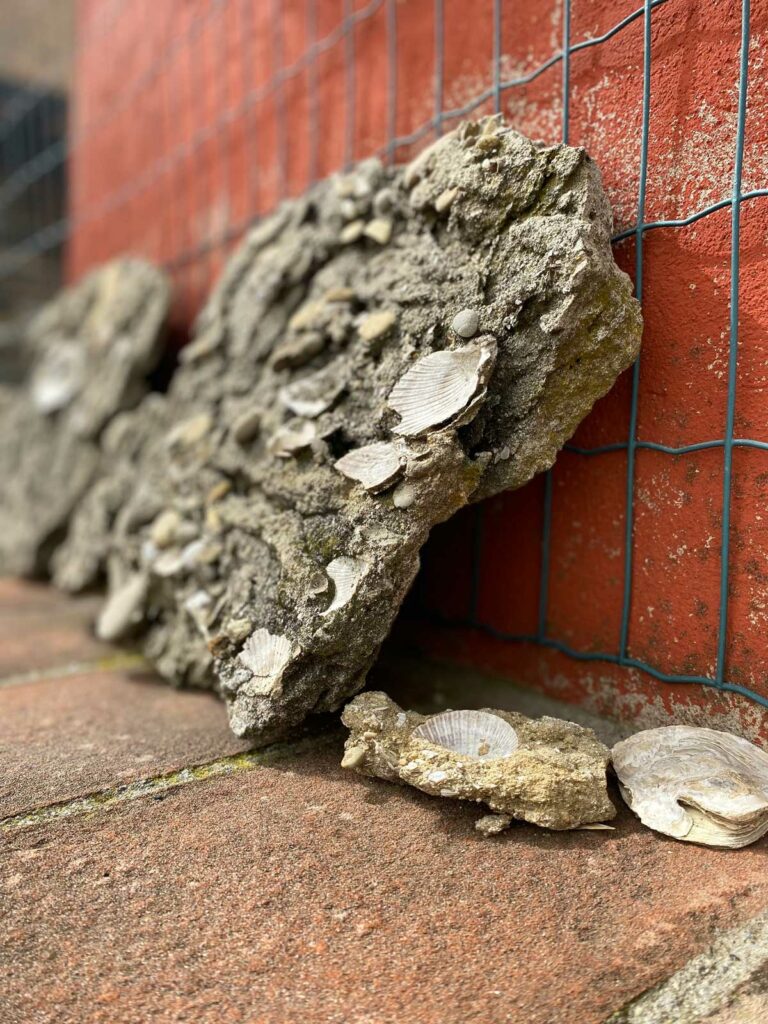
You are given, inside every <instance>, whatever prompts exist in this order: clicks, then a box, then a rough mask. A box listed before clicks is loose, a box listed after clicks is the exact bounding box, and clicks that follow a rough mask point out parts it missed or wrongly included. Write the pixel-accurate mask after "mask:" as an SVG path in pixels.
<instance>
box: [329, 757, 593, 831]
mask: <svg viewBox="0 0 768 1024" xmlns="http://www.w3.org/2000/svg"><path fill="white" fill-rule="evenodd" d="M341 766H342V768H345V767H347V766H346V765H345V764H344V762H343V761H342V764H341ZM350 767H352V766H350ZM511 824H512V818H511V817H510V816H509V815H508V814H484V815H483V816H482V818H478V819H477V821H476V822H475V829H476V830H477V831H478V832H480V833H481V834H482V835H484V836H497V835H499V833H500V832H504V831H506V830H507V829H508V828H509V826H510V825H511ZM579 827H583V826H579Z"/></svg>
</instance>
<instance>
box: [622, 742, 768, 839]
mask: <svg viewBox="0 0 768 1024" xmlns="http://www.w3.org/2000/svg"><path fill="white" fill-rule="evenodd" d="M612 757H613V767H614V771H615V772H616V775H617V776H618V779H619V785H620V787H621V794H622V796H623V797H624V799H625V800H626V802H627V803H628V804H629V806H630V807H631V808H632V810H633V811H634V812H635V814H636V815H637V816H638V818H640V820H641V821H642V822H643V824H644V825H647V826H648V828H652V829H655V831H657V832H663V833H664V835H667V836H673V837H674V838H675V839H683V840H685V841H686V842H689V843H702V844H703V845H705V846H727V847H740V846H748V845H749V844H750V843H754V842H755V841H756V840H757V839H760V837H761V836H763V835H765V833H766V832H768V754H767V753H766V752H765V751H764V750H761V749H760V748H759V747H757V746H755V744H754V743H750V742H749V741H748V740H745V739H742V738H741V737H739V736H732V735H731V734H730V733H725V732H719V731H718V730H716V729H701V728H696V727H693V726H688V725H672V726H665V727H662V728H659V729H646V730H644V731H643V732H638V733H636V734H635V735H634V736H630V737H629V738H628V739H626V740H622V742H621V743H617V744H616V746H615V747H614V748H613V752H612Z"/></svg>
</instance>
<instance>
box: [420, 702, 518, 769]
mask: <svg viewBox="0 0 768 1024" xmlns="http://www.w3.org/2000/svg"><path fill="white" fill-rule="evenodd" d="M412 735H413V736H415V737H417V738H418V739H422V740H430V741H431V742H432V743H436V744H437V745H438V746H440V747H445V748H446V750H452V751H453V752H454V753H455V754H463V755H464V756H465V757H471V758H473V759H475V760H480V761H490V760H493V759H495V758H499V757H509V755H510V754H511V753H513V752H514V751H515V750H517V747H518V745H519V740H518V738H517V733H516V732H515V730H514V729H513V728H512V726H511V725H510V724H509V723H508V722H505V721H504V719H503V718H499V717H498V716H497V715H491V714H489V713H488V712H487V711H445V712H444V713H443V714H441V715H434V716H433V717H432V718H428V719H427V721H426V722H423V723H422V724H421V725H419V726H417V727H416V728H415V729H414V730H413V734H412Z"/></svg>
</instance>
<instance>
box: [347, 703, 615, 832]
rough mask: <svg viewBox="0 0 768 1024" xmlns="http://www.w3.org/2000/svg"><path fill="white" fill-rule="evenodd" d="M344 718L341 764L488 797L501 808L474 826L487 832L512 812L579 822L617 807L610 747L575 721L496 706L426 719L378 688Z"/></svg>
mask: <svg viewBox="0 0 768 1024" xmlns="http://www.w3.org/2000/svg"><path fill="white" fill-rule="evenodd" d="M341 719H342V721H343V723H344V724H345V725H346V726H347V728H348V729H349V730H350V734H349V737H348V738H347V741H346V744H345V748H344V757H343V760H342V762H341V763H342V767H344V768H349V769H351V770H353V771H356V772H358V773H359V774H361V775H369V776H372V777H374V778H379V779H386V780H387V781H389V782H400V783H405V784H406V785H409V786H414V787H415V788H416V789H420V790H422V791H423V792H425V793H429V794H431V795H432V796H441V797H447V798H449V799H454V800H472V801H475V802H476V803H481V804H484V805H485V806H486V807H487V808H489V809H490V810H491V811H492V812H493V814H492V815H484V816H483V817H481V818H480V819H478V821H477V823H476V826H475V827H476V828H477V829H478V831H480V832H482V833H484V834H486V835H493V834H496V833H497V832H501V831H503V830H504V828H505V827H507V826H508V825H509V824H510V823H511V821H512V819H519V820H522V821H528V822H531V823H532V824H534V825H540V826H542V827H544V828H551V829H571V828H581V827H584V826H585V825H592V824H595V823H599V822H604V821H607V820H609V819H611V818H613V817H614V816H615V814H616V811H615V808H614V806H613V804H612V803H611V801H610V799H609V797H608V790H607V780H606V766H607V764H608V762H609V760H610V751H609V750H608V748H607V747H605V746H604V745H603V744H602V743H600V741H599V740H598V739H597V737H596V736H595V734H594V733H593V732H592V730H591V729H585V728H583V727H582V726H580V725H576V724H575V723H574V722H566V721H561V720H559V719H555V718H538V719H532V718H526V717H525V716H524V715H520V714H517V713H515V712H508V711H499V710H490V709H485V710H482V711H448V712H443V713H441V714H438V715H430V716H426V717H425V716H424V715H419V714H417V713H416V712H414V711H403V710H402V709H401V708H400V707H399V706H398V705H397V704H395V702H394V701H393V700H391V699H390V698H389V697H388V696H387V695H386V694H385V693H379V692H368V693H361V694H359V695H358V696H357V697H355V698H354V700H352V701H351V702H350V703H349V704H348V705H347V706H346V707H345V708H344V711H343V712H342V716H341Z"/></svg>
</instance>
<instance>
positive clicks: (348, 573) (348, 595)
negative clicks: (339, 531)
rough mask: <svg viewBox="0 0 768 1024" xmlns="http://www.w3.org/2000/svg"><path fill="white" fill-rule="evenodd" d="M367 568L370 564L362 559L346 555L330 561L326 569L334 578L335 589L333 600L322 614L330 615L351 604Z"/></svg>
mask: <svg viewBox="0 0 768 1024" xmlns="http://www.w3.org/2000/svg"><path fill="white" fill-rule="evenodd" d="M367 570H368V566H367V565H366V563H365V562H363V561H361V559H359V558H349V557H347V556H346V555H341V556H340V557H339V558H334V559H333V561H331V562H329V563H328V565H327V566H326V567H325V571H326V572H327V573H328V575H329V576H330V577H331V579H332V580H333V585H334V587H335V591H334V595H333V600H332V601H331V603H330V604H329V605H328V607H327V608H326V609H325V611H324V612H321V615H330V614H331V613H332V612H336V611H338V610H339V608H343V607H344V605H346V604H349V602H350V601H351V600H352V598H353V597H354V595H355V591H356V590H357V587H358V584H359V583H360V580H361V579H362V578H363V576H364V575H365V573H366V572H367Z"/></svg>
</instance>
